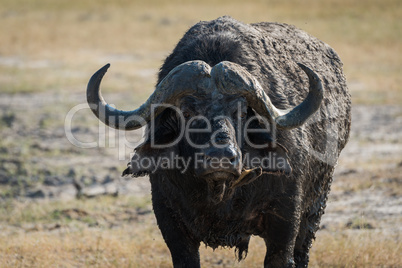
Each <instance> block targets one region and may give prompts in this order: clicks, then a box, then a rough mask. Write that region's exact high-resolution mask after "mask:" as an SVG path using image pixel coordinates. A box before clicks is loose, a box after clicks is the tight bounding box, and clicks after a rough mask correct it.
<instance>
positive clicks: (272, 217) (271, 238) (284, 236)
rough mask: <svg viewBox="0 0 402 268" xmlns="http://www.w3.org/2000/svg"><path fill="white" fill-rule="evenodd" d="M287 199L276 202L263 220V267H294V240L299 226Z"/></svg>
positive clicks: (294, 210)
mask: <svg viewBox="0 0 402 268" xmlns="http://www.w3.org/2000/svg"><path fill="white" fill-rule="evenodd" d="M287 200H290V199H288V198H284V199H279V200H276V202H275V203H276V204H274V205H273V207H272V212H273V213H272V214H271V213H269V214H267V215H266V218H265V226H266V231H265V233H264V235H263V237H264V240H265V243H266V246H267V253H266V256H265V260H264V267H294V265H295V263H294V247H295V238H296V235H297V230H298V226H299V221H298V215H297V209H296V207H295V204H294V203H292V202H290V201H289V202H287Z"/></svg>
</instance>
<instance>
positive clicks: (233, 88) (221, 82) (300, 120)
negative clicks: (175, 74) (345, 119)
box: [211, 61, 324, 130]
mask: <svg viewBox="0 0 402 268" xmlns="http://www.w3.org/2000/svg"><path fill="white" fill-rule="evenodd" d="M298 65H299V67H300V68H301V69H302V70H303V71H304V72H305V73H306V74H307V76H308V78H309V84H310V86H309V93H308V95H307V97H306V98H305V99H304V100H303V102H302V103H300V104H299V105H297V106H296V107H294V108H291V109H286V110H284V109H279V108H277V107H275V105H274V104H273V103H272V102H271V99H270V98H269V96H268V95H267V93H265V91H264V89H263V88H262V87H261V85H260V83H259V82H258V81H257V80H256V79H255V78H254V76H253V75H251V74H250V73H249V72H248V71H247V70H246V69H245V68H244V67H243V66H240V65H238V64H236V63H233V62H228V61H223V62H220V63H219V64H217V65H215V66H214V68H212V70H211V76H212V78H213V79H214V80H215V83H216V84H217V85H218V88H219V90H220V91H221V93H224V94H236V93H237V94H241V95H243V96H244V97H245V98H246V99H247V101H248V103H249V104H252V105H251V107H252V108H253V109H254V110H256V111H257V112H258V113H259V114H260V115H262V116H264V117H266V118H270V119H271V120H272V121H273V122H274V123H275V124H276V126H277V127H278V128H281V129H288V130H289V129H293V128H296V127H299V126H301V125H302V124H304V123H305V122H306V121H307V120H308V119H309V118H310V116H312V115H313V114H314V113H315V112H316V111H317V110H318V108H319V107H320V105H321V102H322V99H323V95H324V89H323V87H322V84H321V80H320V78H319V77H318V75H317V74H316V73H314V72H313V71H312V70H311V69H310V68H308V67H306V66H304V65H303V64H301V63H298Z"/></svg>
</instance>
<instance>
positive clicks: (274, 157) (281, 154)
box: [243, 119, 292, 175]
mask: <svg viewBox="0 0 402 268" xmlns="http://www.w3.org/2000/svg"><path fill="white" fill-rule="evenodd" d="M250 127H251V128H252V129H254V130H255V129H259V131H257V132H256V131H252V132H250V133H248V136H247V138H248V139H246V142H245V144H244V147H243V148H244V149H243V151H244V153H245V159H244V161H243V162H244V165H245V167H246V168H248V169H256V168H258V167H261V169H262V172H263V173H269V174H274V175H282V174H284V175H290V173H291V172H292V168H291V166H290V164H289V161H288V155H287V152H288V151H287V149H286V148H285V147H284V146H283V145H281V144H279V143H277V142H275V141H274V139H273V138H272V136H271V133H270V132H269V131H268V130H267V129H266V128H263V127H262V126H261V125H260V124H259V123H258V120H257V119H255V120H253V121H252V122H251V123H250ZM264 130H265V131H264Z"/></svg>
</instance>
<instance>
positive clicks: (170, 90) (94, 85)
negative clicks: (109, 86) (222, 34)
mask: <svg viewBox="0 0 402 268" xmlns="http://www.w3.org/2000/svg"><path fill="white" fill-rule="evenodd" d="M109 67H110V64H107V65H105V66H104V67H102V68H101V69H99V71H97V72H96V73H95V74H94V75H93V76H92V77H91V79H90V80H89V83H88V87H87V101H88V104H89V107H90V108H91V110H92V112H93V113H94V114H95V115H96V117H98V118H99V120H100V121H102V122H103V123H105V124H106V125H108V126H110V127H113V128H116V129H122V130H134V129H138V128H140V127H142V126H143V125H145V124H146V123H147V122H149V121H150V120H151V115H152V114H151V108H152V107H151V105H152V104H155V105H159V104H174V103H175V102H176V100H177V99H178V98H180V97H181V96H184V95H189V94H194V95H196V94H197V93H199V92H198V91H197V90H199V88H205V86H202V85H200V84H199V83H203V82H205V79H203V78H208V77H210V71H211V67H210V66H209V65H208V64H206V63H205V62H202V61H191V62H186V63H183V64H181V65H179V66H177V67H176V68H174V69H173V70H172V71H170V72H169V74H168V75H167V76H166V77H165V78H164V79H163V80H162V81H161V82H160V83H159V84H158V86H157V87H156V89H155V91H154V92H153V93H152V95H151V96H150V97H149V98H148V100H147V101H146V102H145V103H144V104H142V105H141V106H140V107H139V108H138V109H136V110H132V111H122V110H118V109H115V108H113V107H111V106H110V105H109V104H107V103H106V102H105V100H104V99H103V97H102V94H101V93H100V83H101V81H102V78H103V76H104V75H105V73H106V71H107V69H108V68H109ZM195 81H198V84H197V83H195ZM164 108H166V106H161V108H160V109H155V111H154V114H153V115H154V116H157V115H158V113H160V112H162V111H163V109H164Z"/></svg>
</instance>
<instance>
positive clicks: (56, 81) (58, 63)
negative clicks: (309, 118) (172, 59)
mask: <svg viewBox="0 0 402 268" xmlns="http://www.w3.org/2000/svg"><path fill="white" fill-rule="evenodd" d="M222 15H231V16H233V17H235V18H237V19H239V20H241V21H244V22H259V21H280V22H287V23H290V24H295V25H296V26H298V27H300V28H302V29H304V30H306V31H307V32H309V33H311V34H312V35H314V36H317V37H318V38H320V39H322V40H324V41H325V42H327V43H328V44H330V45H331V46H332V47H334V48H335V49H336V50H337V51H338V53H339V54H340V56H341V58H342V59H343V61H344V63H345V72H346V75H347V77H348V81H349V85H350V88H351V90H352V93H353V98H354V101H355V103H356V102H358V103H369V104H371V103H394V104H395V103H401V101H402V94H401V88H400V84H401V82H402V80H401V76H400V72H401V62H402V53H400V49H401V38H402V34H401V23H400V17H401V16H402V6H401V5H400V3H399V1H398V0H386V1H379V0H377V1H374V0H371V1H346V0H343V1H318V0H309V1H240V0H238V1H212V0H207V1H195V0H194V1H179V0H177V1H169V2H165V1H160V0H153V1H146V2H143V1H128V0H120V1H101V2H99V1H96V2H95V1H91V0H83V1H66V0H60V1H50V0H41V1H35V2H32V1H27V0H26V1H22V0H20V1H11V0H2V1H0V23H1V25H2V31H1V32H0V40H2V45H1V47H0V71H1V74H2V75H0V86H1V92H9V93H13V92H35V91H38V90H64V89H67V88H68V89H69V90H82V88H83V87H84V85H85V84H86V82H87V79H88V77H89V75H90V74H91V73H92V72H93V71H94V70H95V69H96V68H98V67H99V66H101V65H102V64H104V63H106V62H111V63H112V64H113V69H112V70H113V73H114V74H115V77H109V78H108V79H109V80H110V84H111V85H113V88H117V90H119V89H121V90H122V89H126V90H127V89H130V90H131V89H132V88H133V87H134V89H135V90H137V91H140V89H141V90H143V89H144V88H146V89H147V90H148V92H150V91H151V90H152V85H153V84H154V82H155V75H154V74H156V71H157V68H158V67H159V66H160V65H161V62H162V60H163V58H164V57H165V56H166V55H167V54H168V53H169V51H171V50H172V49H173V47H174V45H175V44H176V43H177V42H178V40H179V38H180V37H181V36H182V35H183V33H184V32H185V30H187V29H188V28H189V27H190V26H191V25H193V24H194V23H196V22H198V21H199V20H209V19H214V18H216V17H218V16H222ZM144 69H145V70H149V72H150V73H151V75H150V76H147V77H146V78H145V79H144V77H143V76H142V75H141V71H142V72H144ZM117 75H119V77H116V76H117ZM133 81H135V82H134V85H133ZM58 88H59V89H58ZM145 96H146V94H144V96H143V97H144V98H145Z"/></svg>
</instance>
